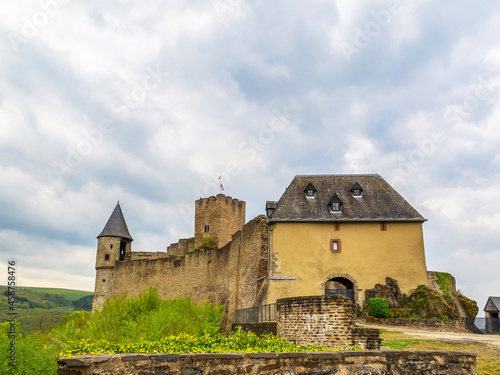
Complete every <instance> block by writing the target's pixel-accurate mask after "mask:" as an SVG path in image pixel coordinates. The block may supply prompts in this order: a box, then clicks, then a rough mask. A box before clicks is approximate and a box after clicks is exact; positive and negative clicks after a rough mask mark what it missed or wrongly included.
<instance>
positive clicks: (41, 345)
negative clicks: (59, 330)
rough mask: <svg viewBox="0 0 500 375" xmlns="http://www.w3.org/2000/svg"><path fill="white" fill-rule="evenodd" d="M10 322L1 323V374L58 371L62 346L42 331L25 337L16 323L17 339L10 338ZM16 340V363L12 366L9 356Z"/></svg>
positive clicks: (16, 374)
mask: <svg viewBox="0 0 500 375" xmlns="http://www.w3.org/2000/svg"><path fill="white" fill-rule="evenodd" d="M9 330H10V323H9V322H5V323H1V324H0V334H1V339H0V374H9V375H25V374H40V375H53V374H55V373H56V372H57V361H56V360H57V356H58V352H59V351H60V350H61V347H59V346H57V345H56V344H55V343H53V342H51V341H50V340H49V339H48V337H47V335H43V334H41V333H40V332H35V333H32V334H27V335H25V336H24V337H23V336H22V335H21V333H20V330H19V324H17V325H16V337H15V339H13V338H9V337H8V333H9ZM11 341H14V342H15V363H14V366H11V361H10V358H9V353H10V343H11Z"/></svg>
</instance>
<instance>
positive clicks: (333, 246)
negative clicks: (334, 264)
mask: <svg viewBox="0 0 500 375" xmlns="http://www.w3.org/2000/svg"><path fill="white" fill-rule="evenodd" d="M341 250H342V246H341V243H340V240H339V239H332V240H330V252H331V253H333V254H337V253H340V252H341Z"/></svg>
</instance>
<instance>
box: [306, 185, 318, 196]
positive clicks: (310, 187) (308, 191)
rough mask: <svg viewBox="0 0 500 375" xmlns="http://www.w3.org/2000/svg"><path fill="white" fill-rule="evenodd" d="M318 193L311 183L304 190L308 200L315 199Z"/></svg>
mask: <svg viewBox="0 0 500 375" xmlns="http://www.w3.org/2000/svg"><path fill="white" fill-rule="evenodd" d="M316 192H317V190H316V188H315V187H314V185H313V184H311V183H309V184H308V185H307V186H306V188H305V189H304V193H305V194H306V197H307V198H314V196H315V195H316Z"/></svg>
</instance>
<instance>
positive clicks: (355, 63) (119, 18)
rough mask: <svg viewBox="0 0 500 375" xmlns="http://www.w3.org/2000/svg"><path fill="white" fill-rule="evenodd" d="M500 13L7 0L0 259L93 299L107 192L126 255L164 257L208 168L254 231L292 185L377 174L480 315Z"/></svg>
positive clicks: (443, 7) (498, 173)
mask: <svg viewBox="0 0 500 375" xmlns="http://www.w3.org/2000/svg"><path fill="white" fill-rule="evenodd" d="M499 17H500V6H499V4H498V2H497V1H494V0H490V1H482V2H479V3H478V2H472V1H460V0H459V1H457V0H453V1H451V0H447V1H437V0H436V1H431V0H419V1H417V0H412V1H404V2H403V1H402V0H401V1H398V0H391V1H370V2H368V1H359V0H357V1H353V0H350V1H332V0H330V1H326V0H317V1H314V2H300V3H299V2H293V3H292V2H285V1H280V0H277V1H273V2H269V1H263V0H254V1H249V0H214V1H201V0H200V1H196V0H192V1H181V0H172V1H159V0H146V1H141V2H132V1H128V0H122V1H117V2H100V1H95V0H90V1H85V2H73V1H69V0H40V1H23V2H9V3H8V4H7V5H4V6H3V9H2V10H1V12H0V74H1V83H0V121H1V122H0V175H1V183H0V223H1V224H0V252H1V260H2V264H3V266H2V267H3V268H4V269H6V267H7V265H6V263H7V261H8V260H10V259H16V260H17V262H18V281H20V282H21V283H22V285H29V286H50V287H66V288H75V289H84V290H93V287H94V275H95V270H94V261H95V250H96V244H97V240H96V236H97V235H98V234H99V232H100V231H101V230H102V228H103V226H104V224H105V223H106V221H107V219H108V217H109V215H110V214H111V212H112V210H113V208H114V206H115V204H116V201H117V200H119V201H120V204H121V206H122V209H123V212H124V215H125V218H126V220H127V223H128V227H129V229H130V232H131V234H132V236H133V237H134V240H135V241H134V242H133V248H134V250H154V251H159V250H165V249H166V247H167V245H168V244H170V243H172V242H176V241H177V239H178V238H182V237H190V236H192V233H193V225H194V223H193V215H194V204H193V202H194V200H195V199H197V198H199V197H200V196H209V195H213V194H214V193H218V188H217V186H218V185H217V183H218V182H217V177H218V176H219V173H221V174H222V180H223V183H224V186H225V193H226V194H227V195H230V196H233V197H236V198H239V199H242V200H245V201H246V202H247V220H250V219H252V218H253V217H255V216H257V215H259V214H263V213H264V207H265V201H266V200H277V199H278V198H279V197H280V196H281V194H282V193H283V191H284V189H285V188H286V186H287V185H288V184H289V183H290V181H291V180H292V178H293V177H294V176H295V175H297V174H330V173H379V174H380V175H381V176H382V177H384V178H385V179H386V180H387V181H388V182H389V183H390V184H392V185H393V186H394V187H395V188H396V189H397V190H398V191H399V192H400V193H401V194H402V195H403V196H404V197H405V198H406V199H407V200H408V201H409V202H410V203H411V204H412V205H413V206H414V207H415V208H416V209H417V210H418V211H419V212H420V213H421V214H422V215H423V216H424V217H426V218H427V219H428V221H427V222H426V223H425V224H424V236H425V245H426V257H427V266H428V269H429V270H438V271H447V272H450V273H452V274H453V275H454V276H455V277H456V278H457V282H458V288H460V289H461V290H462V291H463V292H464V293H465V294H466V295H468V296H470V297H472V298H473V299H475V300H476V301H477V302H478V304H479V307H480V310H482V309H483V307H484V305H485V303H486V299H487V296H489V295H500V272H499V269H500V267H499V266H500V244H499V240H498V235H499V234H500V213H499V212H500V200H499V199H498V197H497V193H498V192H499V191H500V152H499V146H500V128H499V123H500V104H499V98H500V95H499V94H500V39H499V38H498V35H500V22H498V20H499ZM0 274H2V275H6V273H3V272H2V273H0ZM4 278H5V280H2V281H0V283H1V284H5V283H6V281H7V280H6V276H4Z"/></svg>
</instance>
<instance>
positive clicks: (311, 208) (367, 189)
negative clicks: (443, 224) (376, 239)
mask: <svg viewBox="0 0 500 375" xmlns="http://www.w3.org/2000/svg"><path fill="white" fill-rule="evenodd" d="M356 183H357V184H358V185H359V186H360V187H361V188H362V189H363V195H362V196H361V197H356V198H355V197H353V195H352V193H351V189H352V188H353V187H354V185H355V184H356ZM308 184H313V185H314V187H315V188H316V190H317V192H316V194H315V197H314V198H313V199H311V198H309V199H308V198H306V196H305V194H304V188H305V187H306V186H307V185H308ZM335 194H336V195H337V196H338V198H340V200H341V201H342V209H341V211H340V212H331V210H330V207H329V205H328V203H329V202H330V200H331V199H332V197H334V195H335ZM425 220H426V219H424V218H423V217H422V215H420V214H419V213H418V212H417V210H415V209H414V208H413V207H412V206H411V205H410V204H409V203H408V202H407V201H406V200H405V199H404V198H403V197H402V196H401V195H399V193H398V192H397V191H396V190H394V188H393V187H392V186H391V185H389V184H388V183H387V182H386V181H385V180H384V179H383V178H382V177H380V176H379V175H378V174H363V175H361V174H352V175H349V174H342V175H311V176H295V178H294V179H293V181H292V182H291V183H290V185H289V186H288V188H287V189H286V190H285V192H284V193H283V195H282V196H281V198H280V200H279V201H278V202H277V204H276V209H275V210H274V211H273V212H272V214H271V215H270V216H268V221H269V222H276V221H421V222H424V221H425Z"/></svg>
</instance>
